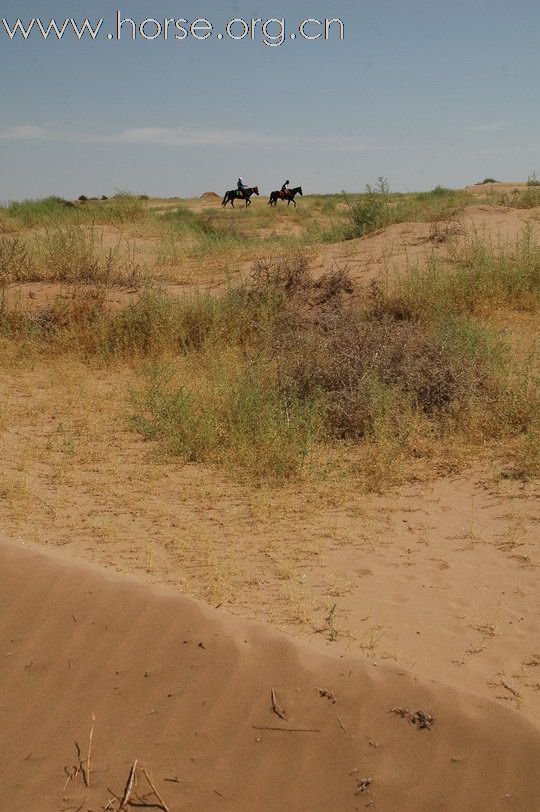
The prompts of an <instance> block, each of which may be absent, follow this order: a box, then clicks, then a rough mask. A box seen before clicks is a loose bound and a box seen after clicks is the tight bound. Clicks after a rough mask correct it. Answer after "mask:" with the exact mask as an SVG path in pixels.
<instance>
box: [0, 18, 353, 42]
mask: <svg viewBox="0 0 540 812" xmlns="http://www.w3.org/2000/svg"><path fill="white" fill-rule="evenodd" d="M0 38H7V39H8V40H11V41H12V42H13V41H22V42H25V41H28V40H35V39H43V40H49V39H50V40H65V39H75V40H79V41H81V40H86V41H98V40H100V39H103V38H105V39H107V40H110V41H114V42H120V41H123V42H126V41H128V42H135V41H139V42H141V41H142V42H157V41H161V42H173V43H182V42H186V41H188V40H191V41H194V42H209V41H223V40H230V41H232V42H246V41H248V42H256V43H259V44H261V45H264V46H266V47H268V48H276V47H278V46H280V45H284V44H285V43H287V42H295V41H297V42H298V41H301V42H330V41H343V40H344V39H345V24H344V22H343V20H341V19H339V18H328V17H325V18H324V19H318V18H316V17H307V18H304V19H302V20H295V21H292V20H290V19H287V18H285V17H270V18H266V19H265V18H262V17H251V18H249V19H243V18H242V17H235V18H234V19H230V20H227V21H225V22H224V23H222V24H221V25H220V24H217V23H214V22H212V21H211V20H208V19H206V18H205V17H198V18H197V19H192V20H190V19H188V18H184V17H164V18H160V19H156V18H154V17H146V18H144V19H140V20H136V19H133V18H132V17H128V16H124V15H123V14H122V13H121V12H120V11H117V12H116V15H115V17H114V18H113V19H111V20H106V19H105V18H104V17H101V18H99V19H94V20H90V19H88V18H85V19H84V20H79V19H76V18H74V17H66V18H64V19H58V20H57V19H54V18H41V17H28V18H25V19H21V18H17V19H16V20H8V19H6V18H5V17H4V18H2V20H1V22H0Z"/></svg>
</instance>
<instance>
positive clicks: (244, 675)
mask: <svg viewBox="0 0 540 812" xmlns="http://www.w3.org/2000/svg"><path fill="white" fill-rule="evenodd" d="M0 556H1V572H2V592H1V598H0V600H1V604H2V611H1V615H0V618H1V620H0V640H1V643H0V645H1V656H2V675H3V691H2V703H1V709H0V713H1V719H2V734H3V735H2V739H1V745H0V761H1V763H2V796H3V804H4V808H5V809H8V808H9V809H13V810H23V809H24V810H25V812H41V810H53V809H54V810H75V809H81V810H82V809H84V810H99V809H104V808H106V805H107V803H109V807H108V808H109V809H110V808H118V803H119V802H118V801H116V800H115V796H116V798H120V799H121V798H123V797H124V790H125V788H126V784H127V783H128V778H129V775H130V771H131V769H132V768H133V765H134V764H135V761H136V760H137V764H138V765H140V766H141V771H137V774H136V778H137V781H136V782H134V783H133V786H132V788H131V792H130V795H129V798H128V800H129V799H131V800H132V801H133V803H134V805H135V806H136V804H137V803H143V804H144V803H146V804H147V808H151V804H154V808H159V804H160V803H161V804H162V806H161V808H168V809H170V810H202V809H205V810H206V809H208V810H210V809H216V810H219V809H226V810H235V811H236V810H253V809H261V810H263V809H264V810H283V809H287V810H347V809H351V810H356V809H363V808H366V807H370V806H373V807H374V808H376V809H381V810H397V809H399V810H426V811H427V810H435V809H441V810H443V809H453V810H457V809H463V810H465V809H466V810H487V809H489V810H499V809H501V810H503V809H512V810H523V811H524V812H525V811H527V812H529V810H532V809H534V808H535V805H536V802H537V800H538V794H539V792H540V774H539V772H538V769H537V765H538V759H539V757H540V746H539V740H538V735H537V732H536V731H535V730H534V729H533V728H532V727H531V726H530V724H529V723H528V722H527V721H526V720H525V719H524V718H523V717H521V716H519V715H518V714H517V713H515V712H514V711H512V710H509V709H506V708H501V707H498V706H496V705H495V704H494V703H493V702H489V701H485V700H482V699H479V698H474V697H472V696H469V695H467V694H465V693H461V692H457V691H454V690H452V689H449V688H447V687H444V686H443V685H441V684H440V683H437V682H435V681H429V682H425V681H423V680H420V679H416V678H415V677H411V675H410V674H408V673H406V672H404V671H402V670H400V669H398V668H396V667H389V666H385V665H382V664H376V663H368V662H366V661H365V660H363V659H360V658H358V657H354V656H352V655H347V656H345V655H343V654H341V655H337V656H336V655H331V654H324V653H318V652H317V651H315V650H314V649H313V648H311V647H309V646H307V645H305V644H302V643H299V642H295V641H293V640H292V639H290V638H288V637H286V636H283V635H281V634H279V633H277V632H274V631H270V630H268V629H265V628H264V627H262V626H260V625H256V624H253V623H249V622H245V621H242V620H239V619H237V618H231V617H228V616H227V615H226V614H225V613H223V612H219V611H216V610H212V609H210V608H209V607H207V606H204V605H202V604H200V603H198V602H197V601H194V600H192V599H189V598H186V597H181V596H179V595H175V594H173V593H172V592H167V591H166V590H164V589H159V588H156V587H153V588H150V587H148V586H146V585H144V584H141V583H140V582H138V581H136V580H133V579H131V578H129V577H125V576H118V575H114V574H110V573H108V572H106V571H104V570H101V569H98V568H96V567H94V566H91V565H87V564H81V563H76V562H74V561H73V560H71V559H69V558H67V557H63V556H60V555H59V554H54V553H50V552H43V551H42V550H38V549H37V548H30V547H28V546H26V545H21V544H15V543H12V542H8V541H4V540H2V543H1V546H0ZM76 742H77V744H76ZM77 745H78V747H79V751H80V756H79V755H78V751H77ZM89 751H90V758H88V753H89ZM77 766H79V768H80V769H79V770H78V771H77V769H76V768H77ZM142 768H144V769H146V771H147V773H148V775H149V776H150V780H151V781H152V784H153V786H154V788H155V789H156V790H157V794H155V793H154V790H153V789H152V788H151V787H150V786H149V785H148V783H146V781H145V779H144V778H143V773H142ZM158 799H160V800H158ZM156 803H157V804H158V806H157V807H156V806H155V804H156Z"/></svg>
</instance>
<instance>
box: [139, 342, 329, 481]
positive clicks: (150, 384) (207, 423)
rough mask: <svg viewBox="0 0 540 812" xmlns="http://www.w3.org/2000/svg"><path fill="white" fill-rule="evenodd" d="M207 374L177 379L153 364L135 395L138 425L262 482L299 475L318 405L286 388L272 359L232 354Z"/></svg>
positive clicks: (172, 445) (195, 458) (179, 449)
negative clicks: (183, 380) (186, 381)
mask: <svg viewBox="0 0 540 812" xmlns="http://www.w3.org/2000/svg"><path fill="white" fill-rule="evenodd" d="M228 362H229V363H228V365H227V368H226V369H225V368H224V367H223V365H222V364H221V363H219V362H218V363H214V364H210V365H209V367H208V368H207V370H206V374H205V376H204V378H203V379H199V380H198V381H197V382H196V383H192V384H191V385H190V386H186V385H178V384H174V383H173V382H172V381H171V379H170V378H168V377H167V376H163V374H162V373H161V372H160V370H159V369H158V370H157V373H156V369H155V368H153V369H152V370H151V371H150V375H149V377H148V380H147V385H146V387H145V388H144V389H142V390H140V391H139V392H136V393H133V395H132V403H133V406H134V407H135V409H136V412H135V414H134V416H133V418H132V420H133V425H134V426H135V428H136V429H137V430H138V431H140V432H141V433H142V434H143V436H145V437H147V438H148V439H158V440H159V441H160V442H161V444H162V445H163V446H164V447H165V449H166V450H167V451H169V452H171V453H173V454H177V455H179V456H181V457H182V458H183V459H185V460H186V461H188V462H204V463H217V464H220V465H225V466H227V467H231V468H233V469H235V470H238V469H240V470H241V471H244V472H245V473H247V474H249V475H250V476H252V477H255V478H256V479H272V480H278V481H279V480H283V479H287V478H288V477H290V476H291V475H292V474H296V473H298V471H299V469H300V468H301V466H302V463H303V461H304V459H305V456H306V454H307V453H308V451H309V449H310V447H311V444H312V442H313V440H314V436H315V432H316V423H317V404H316V402H315V401H310V400H307V399H303V400H300V399H299V398H298V397H297V396H296V395H295V394H294V393H293V392H290V391H287V389H286V388H284V387H283V385H282V384H281V383H280V381H279V377H278V376H276V373H275V370H274V369H272V365H271V364H268V362H260V363H258V364H257V363H246V362H245V360H243V359H242V358H241V357H237V358H234V356H231V355H230V356H229V358H228Z"/></svg>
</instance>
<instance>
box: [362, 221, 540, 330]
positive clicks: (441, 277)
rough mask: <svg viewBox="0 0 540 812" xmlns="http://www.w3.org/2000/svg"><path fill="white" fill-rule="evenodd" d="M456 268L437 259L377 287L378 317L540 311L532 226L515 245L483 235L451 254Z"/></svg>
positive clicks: (538, 257)
mask: <svg viewBox="0 0 540 812" xmlns="http://www.w3.org/2000/svg"><path fill="white" fill-rule="evenodd" d="M450 256H451V259H452V265H451V266H448V264H447V263H445V262H443V261H442V260H441V259H440V258H438V257H436V256H435V255H433V256H431V257H430V258H429V260H428V262H426V263H425V264H424V265H420V264H417V265H412V266H410V267H409V268H407V269H406V270H405V271H404V272H402V273H400V274H398V275H397V276H395V277H393V278H391V279H390V278H387V279H386V280H385V281H383V283H378V284H376V285H374V286H373V288H372V306H373V309H374V312H377V313H387V314H389V315H391V316H392V317H394V318H400V319H421V320H422V319H423V320H426V319H431V320H433V319H436V318H438V317H440V316H441V315H444V314H450V313H453V312H454V313H469V314H473V315H485V314H487V313H489V312H491V311H493V310H496V309H498V308H500V307H510V308H513V309H521V310H535V309H536V308H537V307H538V302H539V296H540V246H538V244H537V243H535V241H534V239H533V235H532V230H531V228H530V227H526V228H525V229H524V230H523V232H522V234H521V235H520V237H519V238H518V239H517V240H516V242H515V243H514V244H508V245H497V246H496V245H494V244H493V243H491V242H489V241H484V240H482V239H481V238H480V237H478V236H477V235H473V236H472V237H469V238H468V239H467V240H466V241H465V242H462V241H461V242H460V243H459V245H455V246H454V247H451V249H450Z"/></svg>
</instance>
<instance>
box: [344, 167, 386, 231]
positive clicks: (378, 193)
mask: <svg viewBox="0 0 540 812" xmlns="http://www.w3.org/2000/svg"><path fill="white" fill-rule="evenodd" d="M348 216H349V228H348V230H347V236H348V238H349V239H354V238H355V237H365V236H366V235H367V234H371V233H373V232H374V231H378V230H379V229H381V228H384V227H385V226H387V225H389V224H390V223H391V222H392V210H391V206H390V189H389V186H388V182H387V181H386V180H385V178H382V177H380V178H378V180H377V184H376V186H375V187H371V186H369V185H368V186H367V187H366V193H365V194H364V195H362V196H361V197H360V198H358V199H357V200H356V201H355V202H353V203H349V204H348Z"/></svg>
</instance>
